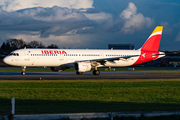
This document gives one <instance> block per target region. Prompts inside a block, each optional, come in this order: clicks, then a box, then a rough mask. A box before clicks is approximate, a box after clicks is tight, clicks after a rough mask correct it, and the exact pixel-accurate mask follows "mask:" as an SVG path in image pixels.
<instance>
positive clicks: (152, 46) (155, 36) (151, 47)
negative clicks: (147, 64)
mask: <svg viewBox="0 0 180 120" xmlns="http://www.w3.org/2000/svg"><path fill="white" fill-rule="evenodd" d="M162 30H163V26H157V27H156V28H155V29H154V31H153V32H152V34H151V35H150V36H149V38H148V39H147V41H146V42H145V43H144V45H143V46H142V47H141V49H140V50H141V51H158V50H159V44H160V40H161V34H162Z"/></svg>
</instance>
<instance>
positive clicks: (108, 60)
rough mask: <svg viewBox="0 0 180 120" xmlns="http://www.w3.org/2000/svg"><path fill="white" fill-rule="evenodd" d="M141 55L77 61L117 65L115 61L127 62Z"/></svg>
mask: <svg viewBox="0 0 180 120" xmlns="http://www.w3.org/2000/svg"><path fill="white" fill-rule="evenodd" d="M137 56H141V55H129V56H122V57H111V58H101V59H91V60H83V61H76V62H86V61H88V62H97V63H101V64H102V65H103V64H105V63H106V62H112V63H115V62H114V61H115V60H127V59H129V58H131V57H137Z"/></svg>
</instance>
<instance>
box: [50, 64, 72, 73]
mask: <svg viewBox="0 0 180 120" xmlns="http://www.w3.org/2000/svg"><path fill="white" fill-rule="evenodd" d="M50 69H51V71H53V72H61V71H64V70H65V69H69V67H67V66H65V65H62V66H59V67H50Z"/></svg>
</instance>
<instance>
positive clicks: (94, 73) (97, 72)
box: [76, 70, 100, 75]
mask: <svg viewBox="0 0 180 120" xmlns="http://www.w3.org/2000/svg"><path fill="white" fill-rule="evenodd" d="M76 74H77V75H82V74H83V72H76ZM99 74H100V71H99V70H93V75H99Z"/></svg>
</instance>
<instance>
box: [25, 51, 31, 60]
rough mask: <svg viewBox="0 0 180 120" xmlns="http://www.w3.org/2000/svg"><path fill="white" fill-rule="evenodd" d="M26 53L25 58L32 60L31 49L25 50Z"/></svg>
mask: <svg viewBox="0 0 180 120" xmlns="http://www.w3.org/2000/svg"><path fill="white" fill-rule="evenodd" d="M24 55H25V58H24V59H25V60H30V51H28V50H25V51H24Z"/></svg>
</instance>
